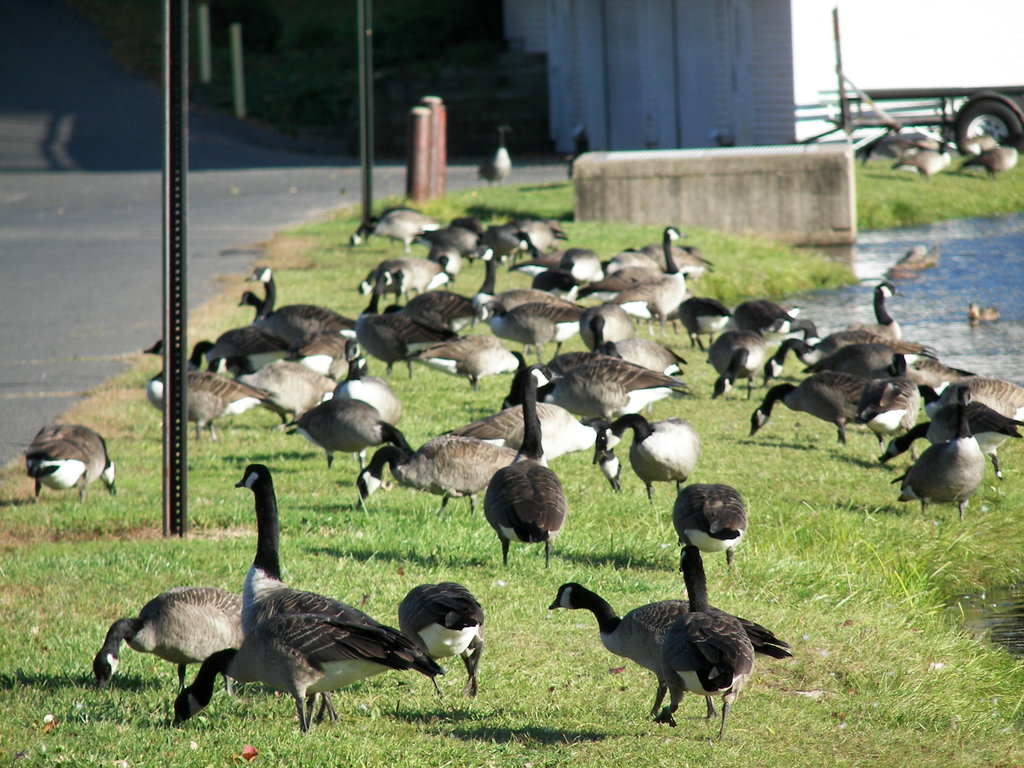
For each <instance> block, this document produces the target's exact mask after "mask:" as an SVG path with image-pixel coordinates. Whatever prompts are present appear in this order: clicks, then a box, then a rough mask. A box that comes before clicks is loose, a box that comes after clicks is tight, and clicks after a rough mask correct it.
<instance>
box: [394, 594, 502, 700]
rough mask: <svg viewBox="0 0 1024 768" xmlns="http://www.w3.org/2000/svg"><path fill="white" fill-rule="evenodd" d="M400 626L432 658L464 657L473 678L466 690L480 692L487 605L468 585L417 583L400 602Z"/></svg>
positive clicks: (467, 693) (467, 692)
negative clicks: (474, 595)
mask: <svg viewBox="0 0 1024 768" xmlns="http://www.w3.org/2000/svg"><path fill="white" fill-rule="evenodd" d="M398 626H399V628H400V629H401V630H402V632H404V633H405V635H406V637H409V638H411V639H412V640H413V642H415V643H417V644H419V645H420V647H421V649H422V650H423V651H424V652H425V653H426V654H427V655H428V656H430V658H432V659H444V658H448V657H450V656H458V657H459V658H461V659H462V663H463V664H464V665H465V667H466V674H467V676H468V678H469V679H468V680H467V682H466V687H465V688H464V689H463V690H462V692H463V694H464V695H466V696H476V693H477V687H478V686H477V678H476V673H477V669H478V668H479V666H480V657H481V656H482V655H483V652H484V609H483V608H482V607H481V605H480V603H479V602H477V599H476V598H475V597H473V594H472V593H471V592H470V591H469V590H468V589H466V588H465V587H464V586H462V585H461V584H456V583H455V582H453V581H443V582H441V583H440V584H420V585H419V586H418V587H413V588H412V589H411V590H409V593H408V594H407V595H406V596H405V597H404V598H403V600H402V602H401V603H399V605H398Z"/></svg>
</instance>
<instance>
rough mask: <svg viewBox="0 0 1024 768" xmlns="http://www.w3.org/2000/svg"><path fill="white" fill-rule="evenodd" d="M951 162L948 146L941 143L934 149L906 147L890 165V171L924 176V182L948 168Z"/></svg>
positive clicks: (943, 142)
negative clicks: (911, 172)
mask: <svg viewBox="0 0 1024 768" xmlns="http://www.w3.org/2000/svg"><path fill="white" fill-rule="evenodd" d="M951 160H952V156H951V155H950V154H949V145H948V144H947V143H946V142H945V141H942V142H939V146H938V147H936V148H934V149H933V148H932V147H929V146H913V147H908V148H907V149H906V150H904V152H903V153H902V155H901V156H900V158H899V159H898V160H897V161H896V162H895V163H893V164H892V169H893V170H894V171H913V172H914V173H919V174H921V175H922V176H924V178H925V180H926V181H931V180H932V176H934V175H935V174H936V173H938V172H939V171H942V170H944V169H945V168H948V167H949V163H950V162H951Z"/></svg>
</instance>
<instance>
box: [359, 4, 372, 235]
mask: <svg viewBox="0 0 1024 768" xmlns="http://www.w3.org/2000/svg"><path fill="white" fill-rule="evenodd" d="M358 5H359V30H358V34H359V157H360V162H361V168H362V174H363V224H365V225H367V226H369V224H370V219H371V218H373V0H359V4H358Z"/></svg>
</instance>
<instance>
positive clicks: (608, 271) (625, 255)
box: [604, 248, 665, 276]
mask: <svg viewBox="0 0 1024 768" xmlns="http://www.w3.org/2000/svg"><path fill="white" fill-rule="evenodd" d="M634 268H636V269H640V270H643V271H645V272H648V273H653V274H655V275H657V273H658V272H664V271H665V267H664V265H663V264H660V263H659V259H657V258H651V257H650V256H649V255H647V254H646V253H644V252H643V251H638V250H637V249H635V248H627V249H626V250H624V251H619V252H618V253H617V254H615V255H614V256H612V258H611V259H609V260H608V263H607V264H605V265H604V273H605V275H606V276H609V275H614V274H616V273H618V272H620V271H622V270H624V269H634Z"/></svg>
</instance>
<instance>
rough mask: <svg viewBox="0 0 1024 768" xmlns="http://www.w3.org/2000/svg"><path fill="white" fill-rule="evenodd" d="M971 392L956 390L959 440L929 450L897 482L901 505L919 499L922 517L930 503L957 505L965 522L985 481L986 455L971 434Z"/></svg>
mask: <svg viewBox="0 0 1024 768" xmlns="http://www.w3.org/2000/svg"><path fill="white" fill-rule="evenodd" d="M970 397H971V396H970V392H969V391H968V390H967V389H965V388H961V389H959V390H957V401H956V403H957V409H956V421H957V428H956V436H955V437H954V439H952V440H950V441H949V442H948V443H939V444H937V445H932V446H930V447H929V448H928V449H927V450H925V452H924V453H922V454H921V456H920V457H919V458H918V459H917V461H915V462H914V464H913V465H912V466H911V467H910V469H908V470H907V471H906V473H905V474H904V475H902V476H901V477H898V478H896V480H894V481H893V482H894V483H900V496H899V500H900V501H910V500H912V499H918V500H919V501H920V502H921V514H922V515H923V514H926V513H927V510H928V504H929V503H939V504H944V503H950V502H952V503H954V504H956V505H957V507H958V509H959V511H960V519H961V520H963V519H964V510H965V509H967V502H968V500H969V499H970V498H971V496H973V495H974V494H975V493H976V492H977V490H978V489H979V488H980V487H981V483H982V481H983V480H984V479H985V454H983V453H982V452H981V447H980V446H979V445H978V440H977V438H975V437H974V435H972V434H971V425H970V420H969V418H968V416H967V404H968V402H969V401H970Z"/></svg>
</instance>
